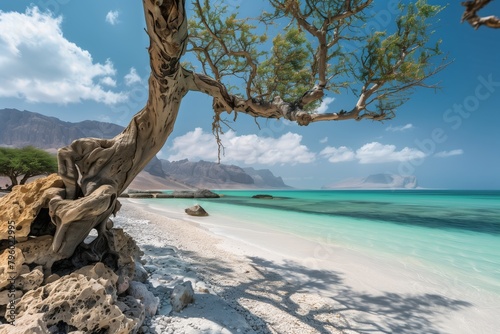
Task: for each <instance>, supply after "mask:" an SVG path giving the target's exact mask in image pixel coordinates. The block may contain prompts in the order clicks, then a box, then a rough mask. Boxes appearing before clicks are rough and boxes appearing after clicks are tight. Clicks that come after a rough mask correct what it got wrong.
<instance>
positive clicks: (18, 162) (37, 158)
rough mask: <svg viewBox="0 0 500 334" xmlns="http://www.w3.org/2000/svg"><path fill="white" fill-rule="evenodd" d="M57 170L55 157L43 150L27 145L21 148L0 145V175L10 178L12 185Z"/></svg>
mask: <svg viewBox="0 0 500 334" xmlns="http://www.w3.org/2000/svg"><path fill="white" fill-rule="evenodd" d="M54 172H57V158H56V157H55V156H53V155H51V154H50V153H47V152H45V151H43V150H40V149H37V148H34V147H32V146H27V147H24V148H21V149H17V148H7V147H0V175H2V176H7V177H9V178H10V180H11V182H12V185H16V184H18V180H17V178H18V177H20V176H22V179H21V181H20V182H19V183H20V184H24V183H25V182H26V181H27V180H28V178H30V177H33V176H37V175H43V174H50V173H54Z"/></svg>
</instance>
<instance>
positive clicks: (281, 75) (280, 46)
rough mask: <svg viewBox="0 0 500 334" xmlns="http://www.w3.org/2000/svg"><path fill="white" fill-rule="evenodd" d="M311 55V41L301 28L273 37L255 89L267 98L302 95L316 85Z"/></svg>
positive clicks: (258, 93)
mask: <svg viewBox="0 0 500 334" xmlns="http://www.w3.org/2000/svg"><path fill="white" fill-rule="evenodd" d="M310 57H311V50H310V45H309V42H308V41H307V39H306V35H305V34H304V33H303V32H301V31H300V30H299V29H297V28H291V29H289V30H287V32H286V33H285V34H284V35H282V34H278V35H277V36H276V37H275V38H274V39H273V47H272V52H271V55H270V56H269V57H268V58H267V59H265V60H264V61H263V62H262V63H261V64H260V65H259V67H258V70H257V74H258V76H257V78H256V80H255V84H254V89H253V92H255V93H256V94H257V95H258V96H259V97H264V98H267V99H272V98H273V97H274V96H275V95H279V96H281V98H282V99H284V100H290V99H293V98H296V97H297V96H300V95H302V94H303V93H304V92H305V91H307V90H308V89H309V88H310V87H311V86H312V85H314V81H313V80H314V78H312V77H311V68H310V66H308V65H309V59H310ZM271 94H272V95H271Z"/></svg>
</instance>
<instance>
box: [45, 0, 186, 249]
mask: <svg viewBox="0 0 500 334" xmlns="http://www.w3.org/2000/svg"><path fill="white" fill-rule="evenodd" d="M143 4H144V12H145V18H146V26H147V33H148V35H149V37H150V47H149V55H150V63H151V75H150V78H149V99H148V101H147V104H146V106H145V107H144V108H143V109H142V110H141V111H140V112H138V113H137V114H136V115H135V116H134V117H133V119H132V120H131V122H130V124H129V125H128V127H127V128H126V129H125V130H124V131H123V132H122V133H120V134H119V135H117V136H116V137H114V138H113V139H109V140H106V139H97V138H84V139H78V140H75V141H74V142H73V143H72V144H71V145H69V146H67V147H64V148H61V149H60V150H59V152H58V163H59V175H60V176H61V177H62V179H63V181H64V184H65V187H66V193H65V194H61V195H60V196H56V197H54V198H52V199H51V201H50V203H49V212H50V216H51V218H52V221H53V222H54V223H55V224H56V233H55V236H54V241H53V245H52V248H53V250H54V251H55V252H58V253H59V254H61V255H62V256H64V257H69V256H71V255H72V254H73V252H74V251H75V249H76V247H77V246H78V245H79V244H80V243H81V242H82V241H83V240H84V239H85V237H86V236H87V235H88V234H89V232H90V231H91V230H92V229H93V228H96V229H97V230H98V232H99V238H103V237H105V236H106V229H107V228H109V224H108V218H109V216H110V215H111V214H113V213H116V212H117V211H118V210H119V207H120V204H119V202H118V201H117V197H118V195H119V194H120V193H121V192H123V191H124V190H125V189H126V187H127V186H128V185H129V184H130V182H132V180H133V179H134V177H135V176H136V175H137V174H138V173H139V172H140V171H141V170H142V169H143V168H144V167H145V166H146V164H147V163H148V162H149V161H150V160H151V159H152V158H153V157H154V156H155V155H156V153H158V151H159V150H160V149H161V148H162V147H163V145H164V144H165V141H166V140H167V138H168V136H169V135H170V133H171V132H172V130H173V127H174V123H175V120H176V117H177V113H178V111H179V106H180V103H181V100H182V98H183V96H184V95H185V94H186V93H187V91H188V88H187V84H186V82H187V81H186V75H187V72H185V71H183V70H182V68H181V67H180V65H179V59H180V57H181V56H182V54H183V53H184V50H185V45H186V39H187V18H186V15H185V7H184V6H185V1H184V0H163V1H161V0H143ZM95 244H96V245H97V244H98V242H96V243H95Z"/></svg>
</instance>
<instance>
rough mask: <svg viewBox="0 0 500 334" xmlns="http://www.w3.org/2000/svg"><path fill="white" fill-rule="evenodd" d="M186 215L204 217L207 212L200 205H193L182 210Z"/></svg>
mask: <svg viewBox="0 0 500 334" xmlns="http://www.w3.org/2000/svg"><path fill="white" fill-rule="evenodd" d="M184 211H185V212H186V213H187V214H188V215H190V216H195V217H206V216H208V212H206V211H205V209H203V208H202V207H201V206H200V205H198V204H197V205H194V206H192V207H189V208H187V209H185V210H184Z"/></svg>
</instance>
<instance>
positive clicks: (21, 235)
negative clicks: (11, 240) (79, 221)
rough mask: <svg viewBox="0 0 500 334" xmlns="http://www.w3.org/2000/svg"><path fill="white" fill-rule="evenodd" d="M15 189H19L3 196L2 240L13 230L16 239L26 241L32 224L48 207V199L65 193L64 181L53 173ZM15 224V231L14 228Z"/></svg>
mask: <svg viewBox="0 0 500 334" xmlns="http://www.w3.org/2000/svg"><path fill="white" fill-rule="evenodd" d="M14 189H15V190H17V191H12V192H11V193H9V194H8V195H6V196H4V197H2V201H1V205H2V206H1V208H2V209H1V210H0V240H6V239H8V236H9V231H11V233H12V234H11V235H15V239H16V241H24V240H27V237H28V235H29V234H30V231H31V224H32V223H33V222H34V220H36V218H37V216H38V214H39V213H40V211H41V210H42V209H48V201H49V200H50V199H51V198H52V197H53V196H54V195H55V194H61V193H64V183H63V181H62V179H61V178H60V177H59V176H58V175H57V174H52V175H50V176H48V177H45V178H41V179H38V180H35V181H34V182H31V183H28V184H26V185H24V186H18V187H15V188H14ZM9 222H11V223H9ZM38 223H39V222H38V221H37V222H35V225H36V224H38ZM9 224H11V225H9ZM49 224H50V220H49ZM14 225H15V231H13V230H12V229H13V227H14Z"/></svg>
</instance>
